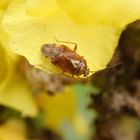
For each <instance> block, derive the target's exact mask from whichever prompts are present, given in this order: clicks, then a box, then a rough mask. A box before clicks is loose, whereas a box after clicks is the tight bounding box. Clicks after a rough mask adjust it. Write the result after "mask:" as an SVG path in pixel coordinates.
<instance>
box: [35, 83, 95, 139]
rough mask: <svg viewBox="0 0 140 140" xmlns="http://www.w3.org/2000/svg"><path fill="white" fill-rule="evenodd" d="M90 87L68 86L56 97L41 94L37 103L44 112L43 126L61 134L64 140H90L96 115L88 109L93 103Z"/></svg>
mask: <svg viewBox="0 0 140 140" xmlns="http://www.w3.org/2000/svg"><path fill="white" fill-rule="evenodd" d="M88 97H89V87H88V86H85V85H82V84H81V85H80V84H79V85H74V86H67V87H65V88H64V90H63V91H61V92H56V94H55V96H49V95H48V94H45V93H43V92H42V93H40V94H38V95H37V96H36V101H37V103H38V106H39V108H40V109H41V111H42V117H41V118H42V122H43V126H45V127H46V128H49V129H50V130H52V131H53V132H55V133H57V134H59V135H60V136H61V137H62V138H63V139H64V140H89V139H90V138H91V134H93V133H94V130H93V128H94V127H92V128H91V123H92V122H94V119H95V118H96V113H95V112H94V111H93V110H90V109H88V108H87V105H89V104H90V103H91V100H90V99H89V98H88Z"/></svg>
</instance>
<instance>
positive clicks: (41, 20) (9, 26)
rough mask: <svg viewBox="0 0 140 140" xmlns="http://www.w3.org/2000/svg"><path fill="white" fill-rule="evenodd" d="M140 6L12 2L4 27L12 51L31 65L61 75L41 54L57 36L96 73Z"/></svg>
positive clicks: (127, 1)
mask: <svg viewBox="0 0 140 140" xmlns="http://www.w3.org/2000/svg"><path fill="white" fill-rule="evenodd" d="M139 7H140V2H139V1H138V0H133V1H132V0H124V1H118V0H111V1H106V0H98V1H97V0H86V1H83V0H77V1H75V0H67V1H66V0H47V1H46V0H28V1H26V0H13V1H12V3H10V6H9V7H8V10H7V12H6V14H5V16H4V20H3V27H4V30H5V31H6V32H7V33H8V35H9V37H10V41H9V44H10V46H11V48H12V50H13V51H14V52H15V53H17V54H20V55H23V56H25V57H26V58H27V60H28V61H29V62H30V63H31V64H32V65H42V66H43V67H46V69H49V70H50V71H53V72H54V73H55V72H56V73H60V71H61V70H60V69H58V68H56V67H55V66H54V65H53V64H52V63H51V62H50V61H49V60H48V59H46V60H45V59H44V57H43V56H42V54H41V51H40V48H41V46H42V45H43V44H45V43H56V41H55V39H54V36H56V37H57V39H58V40H62V41H70V42H75V43H77V44H78V50H77V53H78V54H80V55H81V56H84V58H85V59H86V60H87V63H88V66H89V68H90V70H91V71H98V70H100V69H103V68H105V66H106V64H107V63H108V62H109V60H110V59H111V56H112V54H113V53H114V50H115V48H116V46H117V43H118V40H119V37H120V33H121V32H122V30H123V29H124V28H125V26H126V25H127V24H128V23H130V22H133V21H134V20H136V19H139V18H140V14H139V13H140V8H139ZM67 45H68V47H70V48H72V47H73V46H72V45H70V44H67Z"/></svg>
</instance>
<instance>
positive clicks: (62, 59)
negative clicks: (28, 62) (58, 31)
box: [41, 38, 89, 77]
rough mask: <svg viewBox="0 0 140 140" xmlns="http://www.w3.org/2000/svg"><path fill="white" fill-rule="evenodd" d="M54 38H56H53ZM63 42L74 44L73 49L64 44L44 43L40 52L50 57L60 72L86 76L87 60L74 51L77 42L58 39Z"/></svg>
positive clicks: (87, 69) (87, 72)
mask: <svg viewBox="0 0 140 140" xmlns="http://www.w3.org/2000/svg"><path fill="white" fill-rule="evenodd" d="M55 39H56V38H55ZM56 41H57V42H63V43H71V44H74V49H73V50H72V49H70V48H69V47H67V46H66V45H57V44H45V45H43V46H42V47H41V52H42V54H43V55H44V56H45V57H46V58H48V59H50V61H51V63H52V64H54V65H55V66H57V67H58V68H60V69H61V70H62V73H65V72H67V73H69V74H71V75H72V76H74V75H76V76H78V77H79V76H81V75H83V76H84V77H86V76H87V75H88V74H89V68H88V66H87V62H86V60H85V59H84V57H83V56H80V55H79V54H77V53H76V50H77V44H76V43H73V42H67V41H58V40H57V39H56Z"/></svg>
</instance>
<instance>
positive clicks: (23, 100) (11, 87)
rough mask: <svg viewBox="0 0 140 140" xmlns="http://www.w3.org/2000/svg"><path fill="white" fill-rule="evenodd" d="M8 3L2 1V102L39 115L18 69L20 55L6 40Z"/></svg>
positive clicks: (0, 79) (0, 68) (24, 111)
mask: <svg viewBox="0 0 140 140" xmlns="http://www.w3.org/2000/svg"><path fill="white" fill-rule="evenodd" d="M4 2H5V3H4ZM6 4H8V1H1V2H0V8H1V13H0V56H1V59H0V104H1V105H4V106H8V107H11V108H13V109H15V110H18V111H20V112H21V113H22V115H25V116H32V117H33V116H35V115H37V108H36V104H35V102H34V99H33V97H32V93H31V90H30V89H29V86H28V84H27V82H26V81H25V79H24V77H23V76H22V74H20V72H19V71H18V61H19V60H20V57H19V56H18V55H16V54H14V53H13V52H12V51H11V49H10V47H9V46H8V44H7V42H6V40H7V39H8V37H7V35H6V33H5V32H4V31H3V29H2V28H1V20H2V18H3V15H4V12H5V9H6V6H7V5H6Z"/></svg>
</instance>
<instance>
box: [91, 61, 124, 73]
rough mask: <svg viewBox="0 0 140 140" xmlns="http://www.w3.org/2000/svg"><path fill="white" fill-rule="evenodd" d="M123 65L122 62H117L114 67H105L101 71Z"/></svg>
mask: <svg viewBox="0 0 140 140" xmlns="http://www.w3.org/2000/svg"><path fill="white" fill-rule="evenodd" d="M123 63H124V62H119V63H117V64H114V65H112V66H109V67H106V68H104V69H103V70H107V69H111V68H114V67H116V66H118V65H121V64H123ZM99 71H102V70H99ZM90 72H97V71H90Z"/></svg>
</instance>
